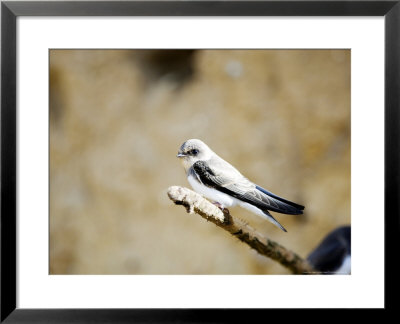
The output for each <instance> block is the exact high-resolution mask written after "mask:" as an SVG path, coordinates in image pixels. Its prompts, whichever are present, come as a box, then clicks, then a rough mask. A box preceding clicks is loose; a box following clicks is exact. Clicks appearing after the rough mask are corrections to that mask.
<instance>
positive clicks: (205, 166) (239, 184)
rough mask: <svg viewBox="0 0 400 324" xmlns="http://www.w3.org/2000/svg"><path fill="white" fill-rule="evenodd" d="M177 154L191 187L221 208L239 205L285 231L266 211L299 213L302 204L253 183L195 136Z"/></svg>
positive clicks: (301, 211) (300, 212) (301, 210)
mask: <svg viewBox="0 0 400 324" xmlns="http://www.w3.org/2000/svg"><path fill="white" fill-rule="evenodd" d="M177 157H178V158H180V159H181V161H182V163H183V166H184V168H185V171H186V173H187V177H188V181H189V183H190V185H191V186H192V187H193V189H194V190H195V191H197V192H198V193H200V194H202V195H204V196H205V197H207V198H209V199H211V200H213V201H214V202H216V203H217V204H218V205H219V206H220V207H222V208H225V207H232V206H235V205H239V206H241V207H243V208H246V209H248V210H250V211H251V212H253V213H255V214H257V215H259V216H261V217H263V218H265V219H267V220H269V221H270V222H271V223H273V224H275V225H276V226H278V227H279V228H280V229H281V230H283V231H285V232H286V229H285V228H284V227H283V226H282V225H281V224H279V222H278V221H277V220H276V219H275V218H274V217H273V216H272V215H271V214H270V213H269V211H274V212H277V213H282V214H290V215H298V214H302V213H303V209H304V206H301V205H298V204H295V203H293V202H291V201H288V200H286V199H283V198H281V197H279V196H277V195H275V194H273V193H272V192H269V191H268V190H265V189H264V188H262V187H260V186H258V185H256V184H254V183H253V182H251V181H250V180H248V179H247V178H246V177H244V176H243V175H242V174H241V173H240V172H239V171H238V170H236V169H235V168H234V167H233V166H232V165H230V164H229V163H228V162H226V161H225V160H223V159H222V158H220V157H219V156H218V155H217V154H216V153H214V152H213V151H212V150H211V149H210V148H209V147H208V146H207V145H206V144H205V143H203V142H202V141H200V140H198V139H190V140H188V141H186V142H185V143H183V144H182V146H181V147H180V149H179V152H178V155H177Z"/></svg>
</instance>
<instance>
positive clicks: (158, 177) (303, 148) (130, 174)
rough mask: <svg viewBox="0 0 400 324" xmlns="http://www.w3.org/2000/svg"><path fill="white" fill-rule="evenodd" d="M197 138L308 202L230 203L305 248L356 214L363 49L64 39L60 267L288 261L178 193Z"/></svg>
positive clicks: (55, 201)
mask: <svg viewBox="0 0 400 324" xmlns="http://www.w3.org/2000/svg"><path fill="white" fill-rule="evenodd" d="M190 138H199V139H201V140H203V141H204V142H206V143H207V144H208V145H209V146H210V147H211V149H213V150H214V151H215V152H217V154H218V155H220V156H221V157H222V158H224V159H226V160H228V161H229V162H230V163H232V164H233V165H234V166H235V167H237V168H238V169H239V170H240V171H241V173H243V174H244V175H245V176H246V177H247V178H249V179H250V180H252V181H254V182H256V183H257V184H259V185H260V186H263V187H264V188H266V189H268V190H270V191H272V192H274V193H275V194H277V195H280V196H282V197H285V198H286V199H289V200H292V201H294V202H296V203H299V204H302V205H304V206H305V207H306V209H305V214H304V215H299V216H292V215H282V214H277V213H272V214H273V215H274V216H276V218H277V219H278V221H279V222H280V223H281V224H282V225H283V226H284V227H285V228H286V229H287V230H288V233H284V232H282V231H281V230H280V229H278V228H277V227H275V226H274V225H272V224H271V223H269V222H268V221H265V220H263V219H261V218H260V217H258V216H255V215H253V214H251V213H250V212H248V211H247V210H244V209H242V208H240V207H234V208H231V209H230V212H231V214H232V215H233V216H235V217H238V218H241V219H244V220H246V221H247V222H248V223H249V224H250V225H251V226H252V227H254V228H255V229H256V230H257V231H258V232H260V233H262V234H264V235H265V236H267V237H269V238H271V239H273V240H276V241H277V242H279V243H280V244H282V245H284V246H285V247H287V248H289V249H291V250H293V251H294V252H296V253H298V254H299V255H300V256H302V257H306V256H307V255H308V254H309V252H311V250H312V249H314V248H315V247H316V246H317V245H318V243H319V242H320V241H321V240H322V238H323V237H324V236H325V235H326V234H327V233H328V232H330V231H331V230H333V229H334V228H336V227H337V226H339V225H343V224H350V51H349V50H51V51H50V274H287V273H289V272H288V271H287V270H286V269H285V268H283V267H282V266H281V265H279V264H277V263H275V262H274V261H272V260H270V259H268V258H265V257H263V256H260V255H258V254H257V253H256V252H255V251H253V250H251V249H250V248H249V247H248V246H246V245H244V244H243V243H241V242H239V240H237V239H235V238H233V237H232V236H230V235H229V234H227V233H225V232H224V231H222V230H221V229H219V228H217V227H216V226H215V225H213V224H212V223H208V222H206V221H205V220H204V219H203V218H201V217H200V216H198V215H196V214H194V215H190V214H187V213H186V211H185V209H184V208H182V207H181V206H175V205H174V204H173V203H172V202H171V201H170V200H169V198H168V197H167V194H166V191H167V188H168V187H169V186H172V185H181V186H186V187H189V188H190V185H189V184H188V182H187V180H186V175H185V172H184V170H183V167H182V166H181V164H180V162H179V160H178V159H177V158H176V154H177V151H178V149H179V146H180V145H181V144H182V143H183V142H184V141H185V140H187V139H190Z"/></svg>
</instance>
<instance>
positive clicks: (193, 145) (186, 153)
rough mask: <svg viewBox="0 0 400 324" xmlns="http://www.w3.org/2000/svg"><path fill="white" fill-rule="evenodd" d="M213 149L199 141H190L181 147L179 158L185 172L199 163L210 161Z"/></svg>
mask: <svg viewBox="0 0 400 324" xmlns="http://www.w3.org/2000/svg"><path fill="white" fill-rule="evenodd" d="M212 153H213V152H212V151H211V149H210V148H209V147H208V146H207V145H206V144H205V143H203V142H202V141H200V140H198V139H190V140H187V141H186V142H185V143H183V144H182V145H181V147H180V148H179V151H178V155H177V157H178V158H179V159H181V161H182V163H183V166H184V167H185V170H187V169H189V168H190V167H191V166H192V165H193V163H196V162H197V161H205V160H209V159H210V158H211V156H212Z"/></svg>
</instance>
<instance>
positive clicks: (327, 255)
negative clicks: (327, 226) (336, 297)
mask: <svg viewBox="0 0 400 324" xmlns="http://www.w3.org/2000/svg"><path fill="white" fill-rule="evenodd" d="M307 260H308V262H309V263H310V264H311V265H312V266H313V268H314V269H315V270H318V271H320V272H321V273H325V274H350V273H351V227H350V226H340V227H338V228H336V229H335V230H333V231H331V232H330V233H329V234H328V235H326V236H325V238H324V239H323V240H322V241H321V243H320V244H319V245H318V246H317V247H316V248H315V249H314V250H313V251H312V252H311V253H310V254H309V256H308V257H307Z"/></svg>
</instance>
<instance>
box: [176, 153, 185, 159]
mask: <svg viewBox="0 0 400 324" xmlns="http://www.w3.org/2000/svg"><path fill="white" fill-rule="evenodd" d="M185 156H186V154H183V153H181V152H178V154H177V156H176V157H177V158H181V157H185Z"/></svg>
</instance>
